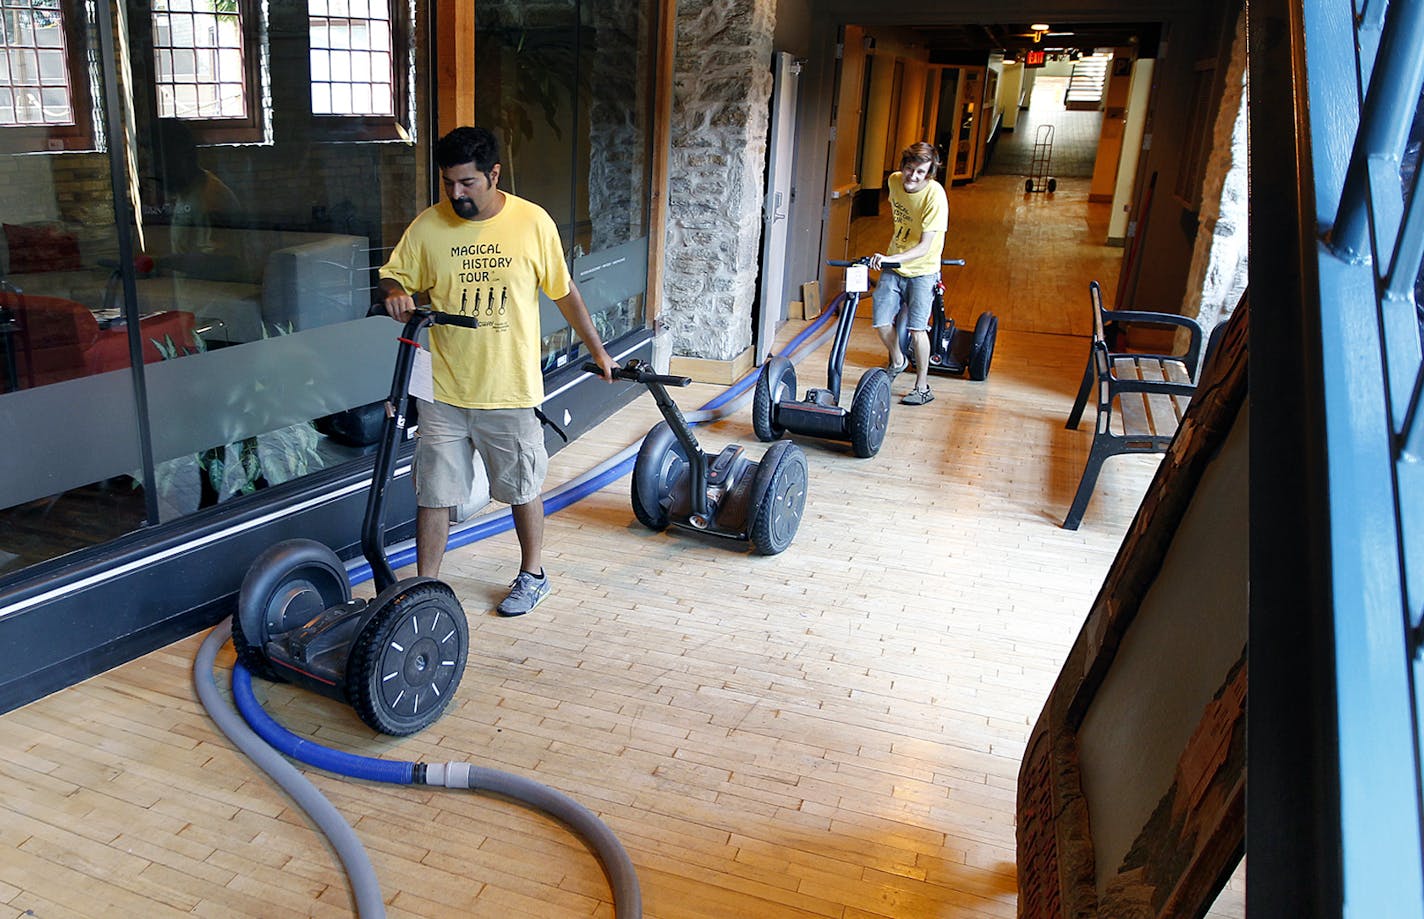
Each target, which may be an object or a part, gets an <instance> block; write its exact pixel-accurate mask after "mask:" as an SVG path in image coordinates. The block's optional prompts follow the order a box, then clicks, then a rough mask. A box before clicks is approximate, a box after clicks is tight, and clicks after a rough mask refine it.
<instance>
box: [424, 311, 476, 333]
mask: <svg viewBox="0 0 1424 919" xmlns="http://www.w3.org/2000/svg"><path fill="white" fill-rule="evenodd" d="M415 313H416V315H417V316H419V315H421V314H422V313H424V314H426V315H428V316H429V317H430V321H431V323H432V324H434V325H458V326H463V327H464V328H467V329H478V328H479V327H480V321H479V320H478V319H476V318H475V317H474V316H462V315H460V314H459V313H442V312H439V311H438V310H423V309H418V310H416V311H415Z"/></svg>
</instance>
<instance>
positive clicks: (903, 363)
mask: <svg viewBox="0 0 1424 919" xmlns="http://www.w3.org/2000/svg"><path fill="white" fill-rule="evenodd" d="M909 366H910V359H909V358H908V357H906V356H905V355H903V354H902V355H900V363H898V364H891V363H886V364H885V372H886V373H888V374H890V379H892V380H893V379H894V378H895V377H897V376H899V375H900V374H902V373H904V372H905V368H906V367H909Z"/></svg>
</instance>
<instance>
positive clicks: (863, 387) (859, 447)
mask: <svg viewBox="0 0 1424 919" xmlns="http://www.w3.org/2000/svg"><path fill="white" fill-rule="evenodd" d="M847 424H848V433H849V434H850V446H851V449H852V450H853V451H854V452H855V455H856V456H859V457H861V458H865V457H868V456H874V455H875V454H876V453H879V452H880V444H881V443H882V442H884V440H885V429H886V428H887V427H889V425H890V374H889V373H887V372H886V370H885V368H884V367H872V368H870V369H869V370H867V371H865V373H863V374H861V377H860V382H859V383H857V384H856V387H855V398H854V399H852V400H851V403H850V415H849V416H848V418H847Z"/></svg>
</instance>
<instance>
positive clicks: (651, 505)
mask: <svg viewBox="0 0 1424 919" xmlns="http://www.w3.org/2000/svg"><path fill="white" fill-rule="evenodd" d="M670 462H681V463H682V465H683V466H686V465H687V463H688V460H687V457H686V456H684V455H683V452H682V445H681V444H679V443H678V442H677V435H676V434H674V433H673V431H672V428H671V427H670V426H669V425H668V423H667V422H666V421H659V422H658V423H657V424H655V425H653V427H652V430H650V431H648V434H647V436H646V437H644V438H643V445H642V446H641V447H639V448H638V458H637V459H636V460H634V461H633V480H632V483H631V487H630V489H629V491H630V493H631V498H632V502H633V516H634V517H636V518H638V522H639V523H641V524H642V525H643V526H645V527H647V528H648V529H650V530H653V531H654V532H659V533H660V532H662V531H663V530H666V529H667V527H668V523H669V522H670V521H669V517H668V502H667V501H666V500H665V499H667V498H668V496H669V492H670V491H671V488H672V485H673V483H674V482H676V481H677V478H678V472H679V471H680V470H676V469H670V468H668V464H669V463H670Z"/></svg>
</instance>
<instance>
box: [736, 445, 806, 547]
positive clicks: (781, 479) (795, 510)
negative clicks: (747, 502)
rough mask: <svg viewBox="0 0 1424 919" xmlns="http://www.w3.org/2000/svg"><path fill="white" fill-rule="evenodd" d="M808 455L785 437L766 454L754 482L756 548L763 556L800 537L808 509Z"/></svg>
mask: <svg viewBox="0 0 1424 919" xmlns="http://www.w3.org/2000/svg"><path fill="white" fill-rule="evenodd" d="M806 481H807V473H806V454H805V452H804V451H803V450H802V449H801V448H800V447H799V446H797V445H796V444H794V443H792V442H791V441H789V440H784V441H781V442H779V443H776V444H773V445H772V446H771V449H769V450H767V451H766V455H765V456H763V457H762V459H761V464H760V465H759V466H758V467H757V472H756V479H755V481H754V482H753V484H752V500H753V504H752V514H753V517H752V525H751V530H750V533H749V538H750V540H751V543H752V547H753V548H754V549H756V550H757V552H759V553H761V554H762V555H777V554H778V553H781V552H784V551H785V550H786V548H787V547H788V546H790V545H791V541H792V540H793V539H795V538H796V530H797V529H798V528H799V527H800V525H801V515H802V513H803V512H804V511H805V508H806Z"/></svg>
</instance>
